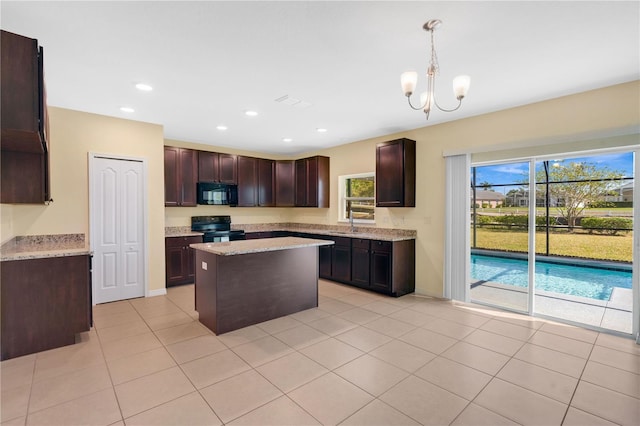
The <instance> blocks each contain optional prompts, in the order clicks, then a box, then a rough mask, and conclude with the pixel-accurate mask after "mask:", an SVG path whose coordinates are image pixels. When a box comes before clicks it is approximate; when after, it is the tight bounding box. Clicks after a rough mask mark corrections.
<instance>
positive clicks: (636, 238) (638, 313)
mask: <svg viewBox="0 0 640 426" xmlns="http://www.w3.org/2000/svg"><path fill="white" fill-rule="evenodd" d="M621 152H633V154H634V171H633V176H634V180H633V183H634V185H633V228H632V232H633V242H632V244H633V254H632V298H633V302H632V303H633V306H632V332H631V336H633V338H634V339H635V340H636V342H637V343H638V344H640V185H637V184H636V180H637V178H638V177H637V176H636V175H637V174H638V173H640V147H639V146H637V145H634V146H622V147H617V148H606V149H598V150H587V151H573V152H567V153H562V154H549V155H540V156H527V157H519V158H512V159H502V160H497V161H482V162H476V163H474V162H472V161H471V162H470V164H469V165H470V167H471V168H473V167H478V166H488V165H499V164H509V163H515V162H520V163H523V162H528V163H529V182H528V185H529V209H528V215H529V221H528V233H529V235H528V253H527V259H528V273H529V282H528V286H527V296H528V301H527V309H526V311H522V310H519V309H515V308H509V307H503V306H499V305H496V304H492V303H489V302H483V301H480V300H473V301H472V303H476V304H480V305H486V306H490V307H495V308H498V309H502V310H506V311H512V312H517V313H522V314H526V315H529V316H535V317H539V318H544V319H550V320H553V321H557V322H563V323H567V324H571V325H576V326H579V327H583V328H589V329H593V330H597V331H601V332H606V333H610V334H617V335H621V336H627V337H628V336H629V334H627V333H623V332H620V331H615V330H611V329H606V328H603V327H597V326H592V325H589V324H583V323H578V322H574V321H571V320H566V319H562V318H557V317H552V316H548V315H544V314H538V313H536V310H535V296H536V292H535V285H536V283H535V268H536V202H535V200H536V187H537V182H536V163H537V162H539V161H545V160H551V159H558V158H572V157H580V156H595V155H600V154H602V155H607V154H615V153H621ZM532 182H533V183H532ZM531 200H534V201H533V202H531ZM467 245H468V247H470V245H471V244H470V241H469V239H467ZM470 285H471V277H470V276H468V277H467V283H466V286H467V289H469V288H470ZM469 297H470V294H469Z"/></svg>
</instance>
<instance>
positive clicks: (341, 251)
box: [330, 237, 351, 282]
mask: <svg viewBox="0 0 640 426" xmlns="http://www.w3.org/2000/svg"><path fill="white" fill-rule="evenodd" d="M333 241H334V242H335V244H334V245H332V246H330V247H332V248H333V253H332V254H331V277H332V278H333V279H334V280H337V281H343V282H349V281H351V239H350V238H343V237H334V238H333Z"/></svg>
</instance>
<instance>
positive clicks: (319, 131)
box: [316, 127, 327, 133]
mask: <svg viewBox="0 0 640 426" xmlns="http://www.w3.org/2000/svg"><path fill="white" fill-rule="evenodd" d="M326 131H327V129H325V128H322V127H318V128H317V129H316V132H318V133H325V132H326Z"/></svg>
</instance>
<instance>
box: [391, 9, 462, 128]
mask: <svg viewBox="0 0 640 426" xmlns="http://www.w3.org/2000/svg"><path fill="white" fill-rule="evenodd" d="M441 24H442V21H441V20H439V19H432V20H430V21H428V22H427V23H426V24H424V26H423V27H422V28H423V29H424V30H425V31H427V32H428V33H430V35H431V59H430V60H429V67H428V68H427V91H426V92H424V93H422V94H421V95H420V105H419V106H418V107H415V106H413V104H412V103H411V95H412V94H413V91H414V90H415V88H416V84H417V83H418V73H417V72H415V71H407V72H404V73H402V75H401V76H400V83H401V84H402V91H403V92H404V95H405V96H406V97H407V100H408V101H409V106H410V107H411V108H413V109H415V110H416V111H417V110H419V109H421V110H423V111H424V113H425V114H426V116H427V120H428V119H429V113H430V112H431V109H432V108H433V107H434V106H435V107H436V108H438V109H439V110H440V111H444V112H452V111H455V110H457V109H458V108H460V105H462V99H463V98H464V97H465V96H466V94H467V92H468V91H469V84H470V82H471V79H470V78H469V76H468V75H459V76H457V77H456V78H454V79H453V93H454V95H455V97H456V99H457V100H458V106H456V107H455V108H453V109H446V108H442V107H441V106H440V105H438V102H436V98H435V94H434V88H435V84H436V74H437V73H438V71H439V66H438V56H437V55H436V47H435V42H434V37H433V33H434V31H435V30H436V28H438V27H439V26H440V25H441Z"/></svg>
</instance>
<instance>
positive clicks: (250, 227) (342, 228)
mask: <svg viewBox="0 0 640 426" xmlns="http://www.w3.org/2000/svg"><path fill="white" fill-rule="evenodd" d="M231 229H243V230H244V232H246V233H249V232H269V231H289V232H301V233H305V234H317V235H330V236H333V237H348V238H363V239H367V240H381V241H404V240H415V239H416V236H417V232H416V231H415V230H412V229H392V228H377V227H373V226H357V225H356V226H355V227H354V232H351V227H350V226H349V225H320V224H307V223H258V224H242V223H240V224H232V225H231Z"/></svg>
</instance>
